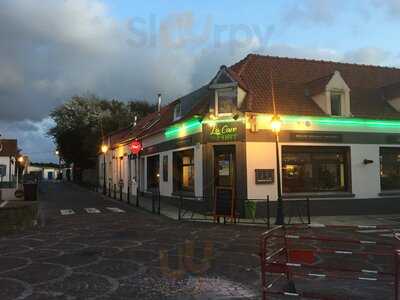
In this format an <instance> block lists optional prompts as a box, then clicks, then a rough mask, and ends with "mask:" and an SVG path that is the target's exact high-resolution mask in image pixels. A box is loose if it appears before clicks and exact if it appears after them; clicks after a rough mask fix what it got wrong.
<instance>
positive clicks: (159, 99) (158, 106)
mask: <svg viewBox="0 0 400 300" xmlns="http://www.w3.org/2000/svg"><path fill="white" fill-rule="evenodd" d="M157 111H158V113H160V111H161V94H158V105H157Z"/></svg>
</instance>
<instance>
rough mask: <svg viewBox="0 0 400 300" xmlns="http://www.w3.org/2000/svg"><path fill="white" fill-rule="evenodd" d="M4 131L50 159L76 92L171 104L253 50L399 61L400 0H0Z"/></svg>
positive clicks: (0, 126)
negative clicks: (57, 122)
mask: <svg viewBox="0 0 400 300" xmlns="http://www.w3.org/2000/svg"><path fill="white" fill-rule="evenodd" d="M0 16H1V18H0V40H1V41H5V42H2V43H0V104H2V106H1V107H2V109H0V134H2V135H3V137H6V138H18V141H19V146H20V148H22V150H23V152H24V153H25V154H28V155H31V157H32V159H33V160H34V161H53V162H55V161H56V160H57V158H56V157H55V156H54V155H53V153H54V151H55V145H54V144H53V142H52V141H51V140H50V139H49V137H48V136H46V131H47V130H48V129H49V128H50V127H52V126H53V123H52V120H51V119H50V118H49V117H48V115H49V112H50V111H51V110H53V109H54V108H56V107H57V106H59V105H62V104H63V103H64V102H65V101H67V100H68V99H69V98H70V97H71V96H73V95H81V94H85V93H86V94H87V93H93V94H96V95H98V96H100V97H104V98H109V99H111V98H116V99H120V100H122V101H125V100H131V99H140V100H143V99H144V100H146V101H149V102H155V100H156V97H157V94H158V93H159V92H160V93H162V94H163V99H164V100H163V101H164V103H167V102H169V101H172V100H174V99H176V97H179V96H182V95H184V94H186V93H188V92H190V91H192V90H193V89H195V88H197V87H199V86H201V85H203V84H204V83H207V82H208V81H209V80H210V78H212V76H214V75H215V73H216V72H217V70H218V68H219V66H220V65H222V64H225V65H230V64H233V63H235V62H237V61H238V60H240V59H242V58H244V57H245V56H246V55H247V54H248V53H260V54H266V55H267V54H269V55H279V56H289V57H300V58H312V59H324V60H335V61H344V62H351V63H363V64H374V65H387V66H396V67H398V66H400V50H399V49H400V47H399V38H398V28H399V25H400V0H269V1H266V0H263V1H261V0H251V1H243V0H242V1H237V0H230V1H227V0H219V1H211V0H205V1H195V0H192V1H189V0H185V1H184V0H151V1H136V0H40V1H39V0H1V1H0Z"/></svg>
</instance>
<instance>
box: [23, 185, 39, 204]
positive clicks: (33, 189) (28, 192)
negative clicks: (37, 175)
mask: <svg viewBox="0 0 400 300" xmlns="http://www.w3.org/2000/svg"><path fill="white" fill-rule="evenodd" d="M37 186H38V185H37V183H24V200H25V201H36V200H37Z"/></svg>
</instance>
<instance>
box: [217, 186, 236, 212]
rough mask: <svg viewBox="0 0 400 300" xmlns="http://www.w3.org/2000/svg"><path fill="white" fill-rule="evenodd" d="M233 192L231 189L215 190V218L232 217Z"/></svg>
mask: <svg viewBox="0 0 400 300" xmlns="http://www.w3.org/2000/svg"><path fill="white" fill-rule="evenodd" d="M232 212H233V190H232V189H231V188H217V191H216V197H215V211H214V214H215V215H216V216H232Z"/></svg>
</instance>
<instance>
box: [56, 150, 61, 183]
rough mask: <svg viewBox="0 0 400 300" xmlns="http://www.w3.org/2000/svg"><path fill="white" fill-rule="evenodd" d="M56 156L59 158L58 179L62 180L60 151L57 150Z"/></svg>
mask: <svg viewBox="0 0 400 300" xmlns="http://www.w3.org/2000/svg"><path fill="white" fill-rule="evenodd" d="M55 154H56V155H57V156H58V179H59V180H61V154H60V151H59V150H56V152H55Z"/></svg>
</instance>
